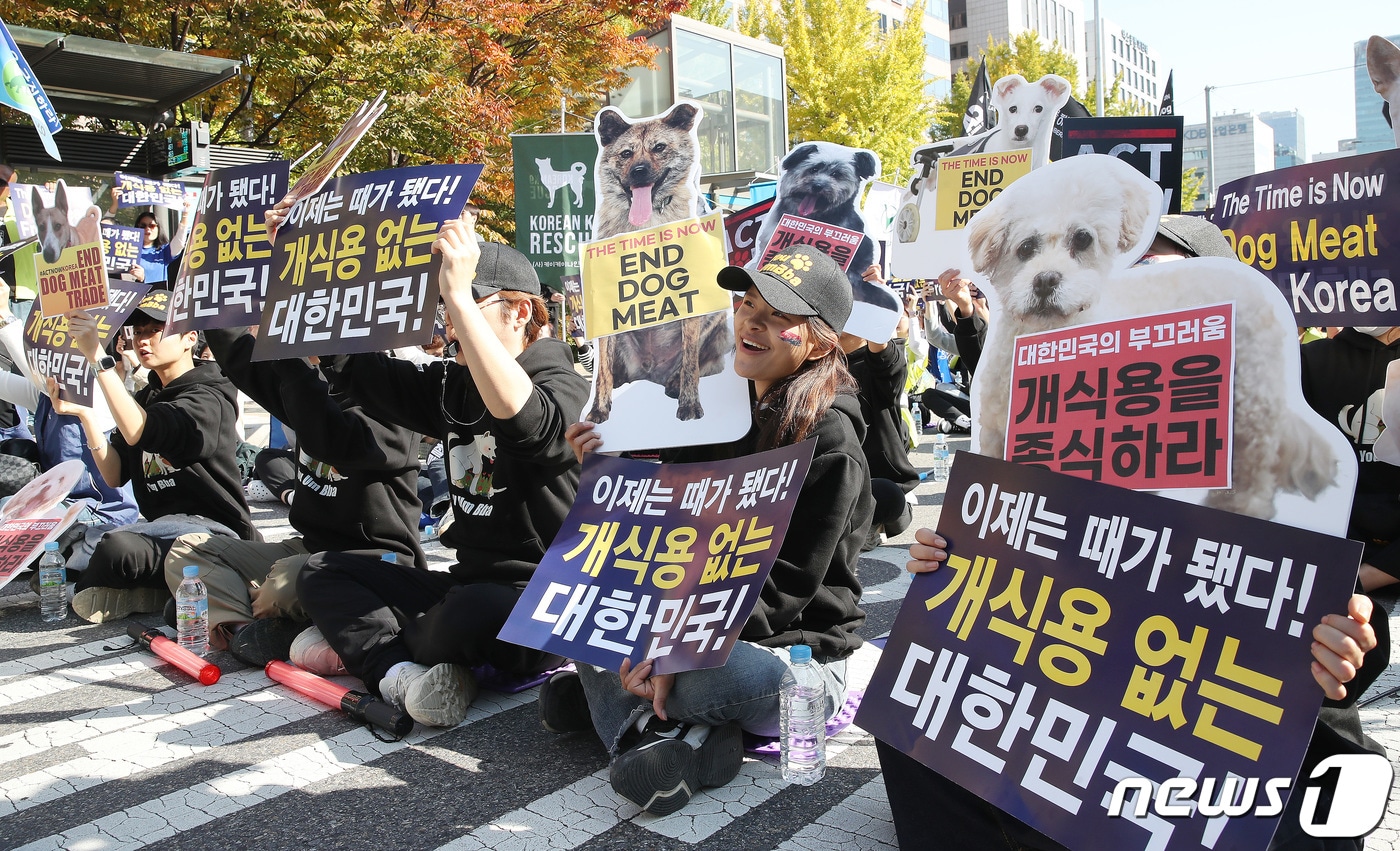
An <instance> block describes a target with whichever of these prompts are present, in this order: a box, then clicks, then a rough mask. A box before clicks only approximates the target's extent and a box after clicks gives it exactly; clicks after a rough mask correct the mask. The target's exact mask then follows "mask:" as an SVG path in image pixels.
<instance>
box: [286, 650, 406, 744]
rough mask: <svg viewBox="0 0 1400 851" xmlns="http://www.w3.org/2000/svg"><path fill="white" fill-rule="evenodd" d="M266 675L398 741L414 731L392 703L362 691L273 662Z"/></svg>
mask: <svg viewBox="0 0 1400 851" xmlns="http://www.w3.org/2000/svg"><path fill="white" fill-rule="evenodd" d="M267 675H268V676H269V677H271V678H272V679H273V680H276V681H277V682H279V683H281V684H282V685H284V686H287V687H288V688H290V689H293V690H294V691H297V692H300V693H301V694H304V695H306V696H307V697H309V698H311V699H312V700H314V701H316V702H317V703H324V704H325V705H326V706H329V707H331V708H332V709H339V710H341V711H342V712H344V713H345V714H346V715H349V716H350V717H351V718H353V719H355V720H356V721H359V722H360V723H361V724H372V725H374V726H376V727H379V728H380V729H383V730H387V731H389V732H390V733H393V734H394V735H395V736H397V737H399V738H403V737H404V736H406V735H408V732H409V731H410V730H412V729H413V719H412V718H410V717H409V716H408V713H406V712H403V711H401V710H399V709H397V708H396V707H394V706H393V705H391V704H388V703H385V702H384V701H382V700H380V699H379V698H377V697H375V696H374V695H370V694H365V693H364V692H362V691H351V690H350V689H348V688H345V687H344V686H338V685H336V684H335V683H333V682H331V681H330V680H328V679H326V678H324V677H318V676H316V675H315V674H313V673H311V672H310V671H307V670H304V669H302V668H298V667H297V666H296V665H292V664H290V663H287V662H278V661H276V660H274V661H271V662H268V663H267Z"/></svg>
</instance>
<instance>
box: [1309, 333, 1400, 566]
mask: <svg viewBox="0 0 1400 851" xmlns="http://www.w3.org/2000/svg"><path fill="white" fill-rule="evenodd" d="M1396 358H1400V341H1397V342H1394V343H1391V344H1390V345H1389V346H1386V345H1383V344H1382V343H1381V342H1380V341H1379V340H1377V339H1375V338H1374V337H1371V336H1369V335H1367V334H1362V333H1361V332H1360V331H1355V330H1352V329H1351V328H1343V329H1342V331H1341V333H1339V334H1338V335H1337V336H1336V337H1334V338H1332V339H1330V340H1316V341H1314V342H1311V343H1308V344H1306V345H1304V346H1303V347H1302V349H1301V351H1300V360H1301V363H1302V368H1303V397H1304V398H1306V399H1307V400H1308V404H1309V405H1311V406H1312V409H1313V410H1314V411H1317V412H1318V414H1320V415H1321V416H1322V418H1323V419H1325V420H1327V421H1328V422H1329V423H1331V424H1332V425H1333V427H1335V428H1337V429H1339V430H1341V432H1342V433H1343V434H1345V435H1346V437H1347V440H1348V441H1349V442H1350V443H1351V448H1352V450H1353V451H1354V452H1355V453H1356V462H1357V463H1356V466H1357V478H1356V496H1355V498H1354V499H1353V500H1352V504H1351V520H1350V523H1349V524H1348V528H1347V537H1349V538H1351V539H1353V540H1357V541H1361V542H1363V543H1364V544H1366V555H1365V557H1364V558H1365V561H1366V563H1367V564H1370V565H1372V566H1373V567H1376V568H1378V569H1380V570H1383V571H1385V572H1386V573H1389V574H1391V575H1394V576H1400V467H1395V466H1393V465H1391V464H1387V463H1385V462H1384V461H1377V460H1376V458H1375V455H1374V454H1373V452H1372V449H1371V447H1372V444H1373V443H1374V442H1375V440H1376V438H1377V437H1379V436H1380V432H1381V429H1382V425H1381V400H1382V399H1383V398H1384V396H1385V368H1386V366H1387V365H1388V364H1389V363H1390V362H1391V361H1393V360H1395V359H1396Z"/></svg>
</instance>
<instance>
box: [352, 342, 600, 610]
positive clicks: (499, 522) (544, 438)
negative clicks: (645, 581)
mask: <svg viewBox="0 0 1400 851" xmlns="http://www.w3.org/2000/svg"><path fill="white" fill-rule="evenodd" d="M516 363H518V364H520V366H521V368H522V369H524V370H525V372H526V374H527V375H529V376H530V381H531V382H532V383H533V384H534V392H533V393H531V394H530V398H529V399H528V400H527V401H526V403H525V406H524V407H523V408H521V409H520V412H519V413H517V414H516V415H515V416H514V417H511V418H510V419H508V420H497V419H496V418H495V417H493V416H492V415H491V413H490V412H489V411H488V410H486V403H485V401H483V400H482V398H481V392H480V391H479V390H477V388H476V384H475V382H474V381H473V380H472V376H471V373H470V372H469V371H468V370H467V368H466V367H464V366H460V365H458V364H456V363H449V362H446V361H439V362H437V363H431V364H426V365H424V364H413V363H409V362H407V361H402V360H395V359H393V358H389V357H387V356H384V355H352V356H351V357H349V358H348V359H346V360H345V362H344V363H343V364H341V365H340V373H341V381H344V382H345V384H344V386H345V387H346V388H347V389H348V390H349V391H350V392H351V393H352V394H353V395H354V396H355V398H356V399H358V400H359V401H360V402H361V404H363V405H364V408H365V410H366V411H367V412H368V413H369V414H370V415H371V416H373V417H375V418H376V419H381V420H385V421H388V422H393V423H398V424H399V425H402V426H404V427H405V428H410V429H413V430H414V431H418V432H421V433H423V434H432V435H438V436H441V437H442V438H443V442H444V444H445V445H446V456H447V457H446V460H447V469H448V491H449V493H450V495H451V498H452V511H453V519H452V525H451V526H449V527H448V529H447V531H446V532H445V533H444V534H443V536H442V543H443V545H444V546H448V547H452V548H453V549H455V550H456V551H457V564H455V565H453V567H452V574H453V575H454V576H455V577H457V578H458V579H460V580H462V581H465V582H508V583H514V584H518V585H520V586H521V587H524V584H525V583H527V582H529V581H530V576H531V575H532V574H533V573H534V571H535V567H536V566H538V565H539V563H540V559H541V558H543V557H544V552H545V550H546V549H548V548H549V545H550V543H551V542H552V541H553V540H554V536H555V535H556V534H558V532H559V527H560V526H562V525H563V523H564V517H565V516H567V515H568V513H569V507H570V506H571V505H573V501H574V494H575V493H576V492H577V491H578V477H579V465H578V461H577V460H576V459H575V458H574V452H573V449H572V448H570V447H569V444H568V441H566V440H565V439H564V429H565V428H567V427H568V426H569V424H570V423H573V422H576V421H578V419H579V415H580V413H581V412H582V410H583V403H584V401H585V400H586V399H587V397H588V382H587V381H585V380H584V379H583V377H582V376H580V375H579V374H578V373H577V372H575V371H574V360H573V355H572V353H571V352H570V350H569V347H568V345H566V344H565V343H563V342H561V341H559V340H555V339H553V338H550V337H544V338H541V339H539V340H536V341H535V342H534V343H533V344H531V345H530V346H528V347H527V348H526V349H525V351H524V352H523V353H521V355H520V357H518V358H516Z"/></svg>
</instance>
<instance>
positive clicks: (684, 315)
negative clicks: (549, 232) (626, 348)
mask: <svg viewBox="0 0 1400 851" xmlns="http://www.w3.org/2000/svg"><path fill="white" fill-rule="evenodd" d="M722 219H723V216H722V214H720V213H718V212H715V213H711V214H710V215H708V216H703V217H701V218H699V219H687V220H685V221H680V222H673V223H671V224H665V225H657V226H656V227H654V228H648V229H647V230H641V231H632V232H630V233H624V234H619V235H618V236H615V237H612V238H611V239H604V240H599V241H598V242H590V243H586V244H585V245H584V246H583V282H584V283H583V287H584V293H585V294H586V296H585V299H584V310H583V315H584V334H585V336H586V337H587V339H590V340H591V339H594V338H597V337H603V336H607V335H609V334H618V333H621V332H624V331H635V330H638V329H640V328H651V327H653V326H656V325H663V324H665V323H667V322H675V321H678V320H682V319H688V318H690V317H693V316H702V315H704V314H707V313H715V312H719V311H723V310H725V309H726V308H727V307H728V306H729V303H730V299H729V294H728V293H727V292H726V291H725V290H724V289H722V288H721V287H717V286H713V285H712V284H713V282H714V280H715V277H716V276H717V275H718V274H719V271H720V270H721V269H723V268H724V266H725V254H724V226H723V224H722Z"/></svg>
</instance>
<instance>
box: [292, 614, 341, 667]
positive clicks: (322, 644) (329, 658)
mask: <svg viewBox="0 0 1400 851" xmlns="http://www.w3.org/2000/svg"><path fill="white" fill-rule="evenodd" d="M289 656H290V658H291V660H292V664H293V665H296V666H297V667H300V668H305V669H306V670H308V671H310V672H311V673H313V674H317V675H319V676H322V677H336V676H339V675H341V674H344V673H345V672H346V671H345V663H344V662H342V661H340V656H339V654H337V653H336V652H335V651H334V650H332V649H331V645H330V643H329V642H327V641H326V639H325V636H323V635H321V630H319V629H317V628H316V627H314V626H313V627H310V628H308V629H305V630H303V631H302V633H301V635H298V636H297V637H296V639H295V640H293V641H292V651H291V653H290V654H289Z"/></svg>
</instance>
